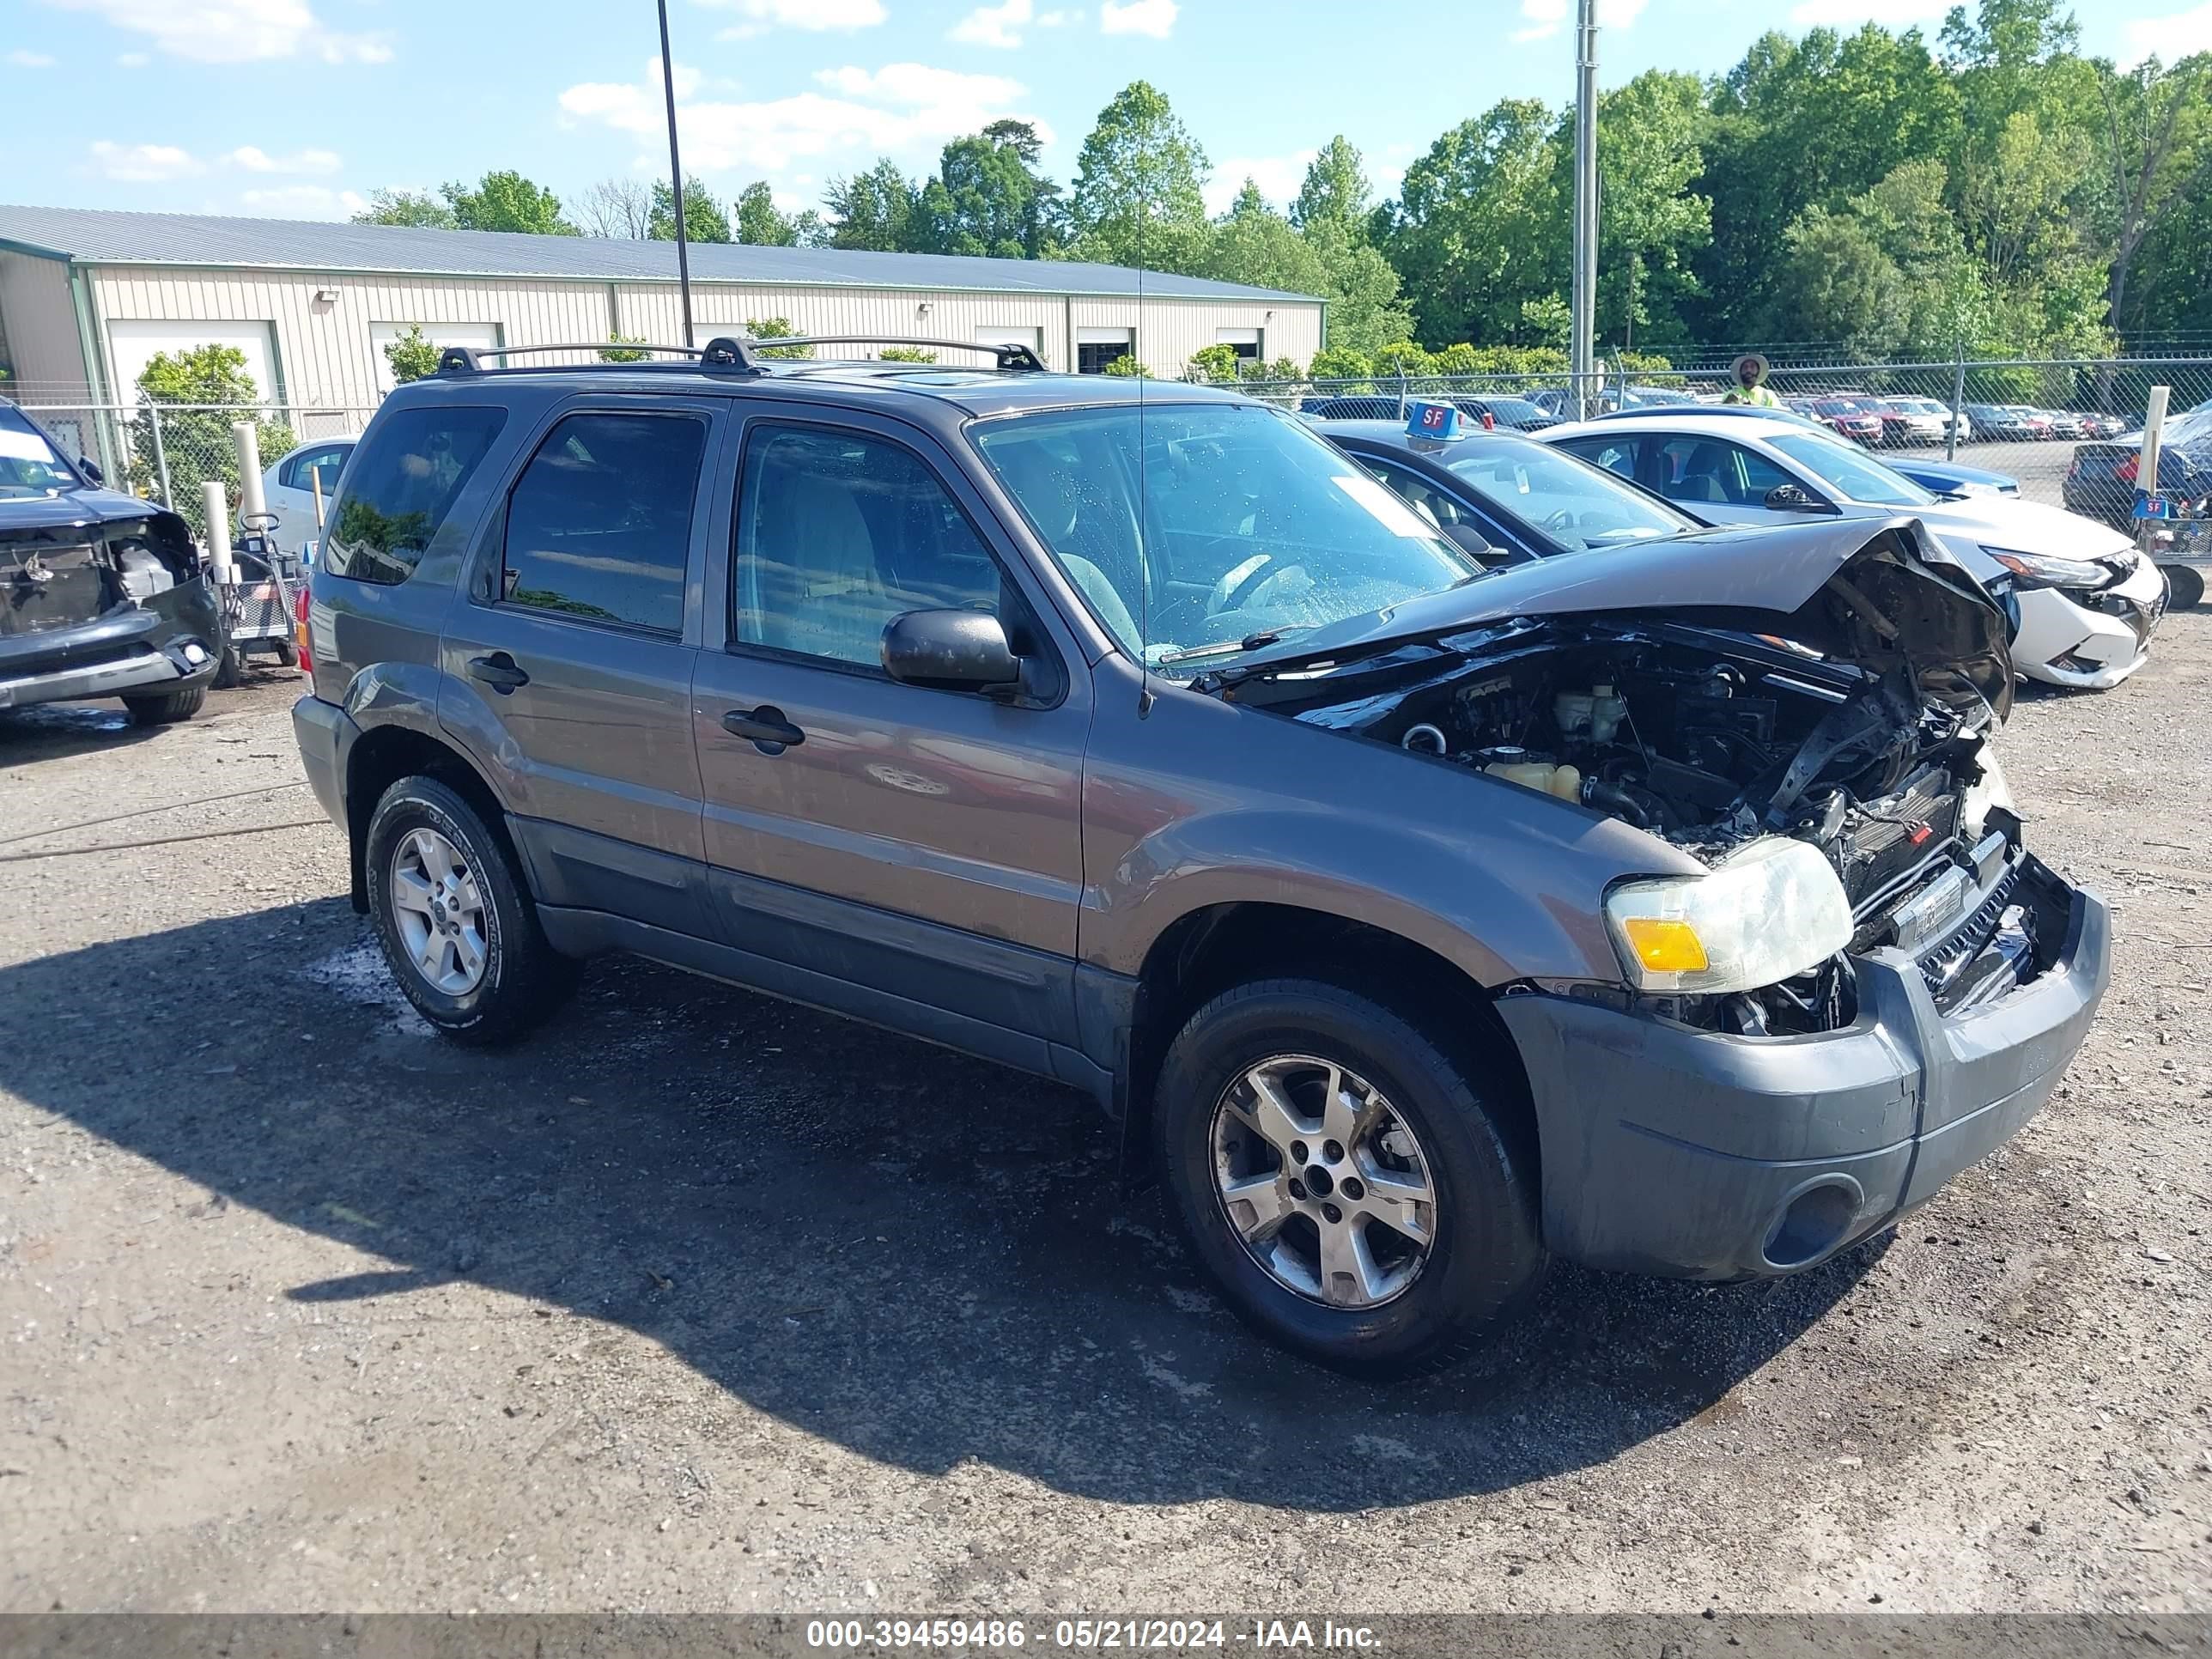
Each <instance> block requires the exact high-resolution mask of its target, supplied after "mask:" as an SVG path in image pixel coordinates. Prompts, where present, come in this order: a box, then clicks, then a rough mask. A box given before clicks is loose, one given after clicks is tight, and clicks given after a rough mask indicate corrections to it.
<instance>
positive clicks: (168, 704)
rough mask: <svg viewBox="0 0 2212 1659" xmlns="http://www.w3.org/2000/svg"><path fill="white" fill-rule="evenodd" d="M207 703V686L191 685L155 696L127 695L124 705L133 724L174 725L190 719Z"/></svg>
mask: <svg viewBox="0 0 2212 1659" xmlns="http://www.w3.org/2000/svg"><path fill="white" fill-rule="evenodd" d="M206 704H207V687H205V686H204V685H194V686H189V687H187V688H186V689H185V690H182V691H163V692H161V693H159V694H158V695H156V696H140V697H125V698H124V699H123V706H124V708H126V709H128V710H129V711H130V713H131V724H132V725H133V726H174V725H176V724H177V722H178V721H179V720H190V719H191V717H192V716H193V715H195V714H198V713H199V712H200V710H201V709H202V708H204V707H205V706H206Z"/></svg>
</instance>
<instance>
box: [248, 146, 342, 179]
mask: <svg viewBox="0 0 2212 1659" xmlns="http://www.w3.org/2000/svg"><path fill="white" fill-rule="evenodd" d="M222 159H223V160H224V161H228V162H229V163H230V165H231V166H233V167H244V168H245V169H246V171H247V172H248V173H336V172H337V170H338V167H339V166H340V165H341V163H340V162H339V161H338V153H337V151H336V150H334V149H303V150H301V151H300V152H299V153H298V154H297V155H270V154H269V152H268V151H266V150H264V149H255V148H254V147H253V146H252V144H242V145H240V147H239V148H238V149H234V150H233V151H231V152H230V154H229V155H226V156H224V157H223V158H222Z"/></svg>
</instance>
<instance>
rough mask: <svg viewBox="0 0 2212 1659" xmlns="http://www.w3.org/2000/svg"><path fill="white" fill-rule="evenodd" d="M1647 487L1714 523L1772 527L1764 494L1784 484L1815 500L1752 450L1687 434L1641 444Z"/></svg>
mask: <svg viewBox="0 0 2212 1659" xmlns="http://www.w3.org/2000/svg"><path fill="white" fill-rule="evenodd" d="M1645 456H1646V462H1647V465H1649V466H1650V468H1651V469H1652V473H1651V477H1650V481H1649V482H1650V486H1651V488H1652V489H1656V490H1657V491H1658V492H1659V493H1660V494H1661V495H1664V496H1665V497H1666V498H1667V499H1668V501H1674V502H1678V503H1679V504H1680V506H1681V507H1683V508H1684V509H1685V510H1686V511H1687V512H1690V513H1695V514H1696V515H1697V516H1698V517H1699V518H1701V519H1705V520H1710V521H1711V522H1712V523H1714V524H1772V523H1773V522H1774V521H1775V520H1776V519H1777V518H1778V517H1780V516H1781V513H1780V511H1779V510H1778V509H1777V508H1774V507H1769V506H1768V505H1767V504H1766V496H1767V492H1768V491H1769V490H1772V489H1779V488H1780V487H1781V486H1783V485H1784V484H1791V485H1795V486H1796V487H1797V488H1798V489H1801V490H1803V491H1804V493H1805V495H1806V496H1807V498H1808V501H1816V500H1819V499H1820V498H1819V497H1818V496H1817V495H1815V494H1814V491H1813V490H1812V489H1810V487H1808V486H1807V485H1806V484H1804V483H1802V481H1800V480H1799V479H1797V478H1795V477H1791V476H1790V474H1789V473H1787V472H1785V471H1783V470H1782V469H1781V468H1780V467H1779V466H1777V465H1775V464H1774V463H1773V462H1772V461H1771V460H1769V459H1767V458H1766V457H1765V456H1764V455H1762V454H1760V453H1759V452H1758V451H1757V450H1754V449H1747V448H1746V447H1744V446H1743V445H1741V444H1737V443H1730V442H1729V441H1728V440H1727V439H1725V438H1713V437H1705V436H1701V435H1695V434H1690V433H1680V434H1675V435H1670V436H1664V437H1654V438H1652V439H1650V440H1648V441H1647V442H1646V446H1645Z"/></svg>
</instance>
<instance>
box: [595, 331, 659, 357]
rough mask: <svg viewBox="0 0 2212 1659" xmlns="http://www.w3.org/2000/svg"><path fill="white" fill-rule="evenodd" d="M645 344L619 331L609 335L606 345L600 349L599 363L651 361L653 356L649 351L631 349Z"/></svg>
mask: <svg viewBox="0 0 2212 1659" xmlns="http://www.w3.org/2000/svg"><path fill="white" fill-rule="evenodd" d="M644 343H645V342H644V341H643V340H642V339H641V338H636V337H632V336H630V335H628V334H624V333H623V332H621V331H619V330H617V331H615V332H613V333H611V334H610V335H608V336H607V343H606V344H605V345H604V346H602V347H600V348H599V361H600V362H603V363H641V362H646V361H647V359H649V358H650V357H651V356H653V354H652V353H651V352H649V351H637V350H634V349H631V348H633V347H636V346H641V345H643V344H644Z"/></svg>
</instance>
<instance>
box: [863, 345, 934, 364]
mask: <svg viewBox="0 0 2212 1659" xmlns="http://www.w3.org/2000/svg"><path fill="white" fill-rule="evenodd" d="M876 356H878V357H879V358H881V359H882V360H883V361H884V362H887V363H933V362H936V361H937V354H936V353H935V352H933V351H932V350H930V349H929V348H928V347H927V346H885V347H884V349H882V350H881V351H879V352H878V353H877V354H876Z"/></svg>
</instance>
